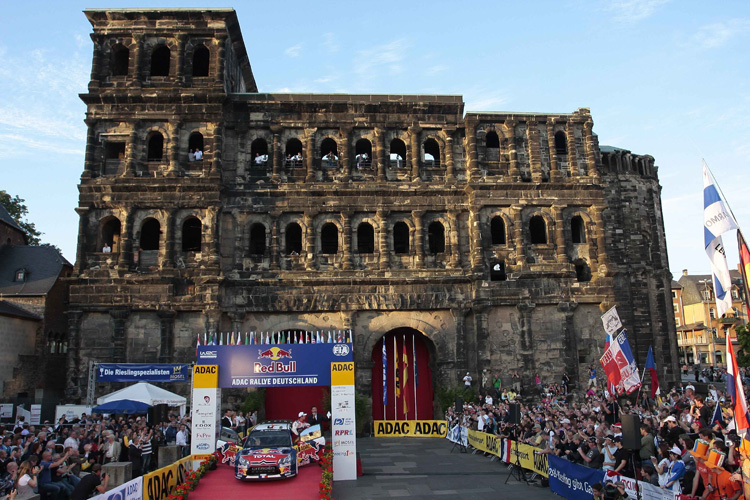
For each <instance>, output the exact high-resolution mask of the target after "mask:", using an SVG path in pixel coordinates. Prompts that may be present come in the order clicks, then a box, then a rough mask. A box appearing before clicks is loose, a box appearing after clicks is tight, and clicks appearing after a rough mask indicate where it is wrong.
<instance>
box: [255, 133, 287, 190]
mask: <svg viewBox="0 0 750 500" xmlns="http://www.w3.org/2000/svg"><path fill="white" fill-rule="evenodd" d="M251 161H252V159H251ZM283 161H284V160H283V158H282V156H281V137H280V135H279V134H278V133H277V132H274V134H273V145H272V146H271V164H272V165H273V166H272V169H273V170H272V171H271V180H272V181H274V182H279V172H280V171H281V163H282V162H283Z"/></svg>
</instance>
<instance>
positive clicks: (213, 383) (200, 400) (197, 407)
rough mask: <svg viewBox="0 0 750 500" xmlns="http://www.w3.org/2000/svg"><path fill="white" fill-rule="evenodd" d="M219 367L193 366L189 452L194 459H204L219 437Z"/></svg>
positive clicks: (211, 450) (212, 450) (212, 449)
mask: <svg viewBox="0 0 750 500" xmlns="http://www.w3.org/2000/svg"><path fill="white" fill-rule="evenodd" d="M218 385H219V367H218V366H216V365H195V366H194V367H193V404H192V409H193V415H192V427H191V428H192V432H191V436H190V452H191V453H192V454H193V455H194V457H193V458H194V459H195V460H205V459H206V458H208V456H209V455H210V454H211V453H213V452H214V451H216V440H217V439H218V438H219V430H220V427H219V423H218V422H217V421H218V419H219V415H220V414H221V412H220V408H221V393H220V392H219V389H218Z"/></svg>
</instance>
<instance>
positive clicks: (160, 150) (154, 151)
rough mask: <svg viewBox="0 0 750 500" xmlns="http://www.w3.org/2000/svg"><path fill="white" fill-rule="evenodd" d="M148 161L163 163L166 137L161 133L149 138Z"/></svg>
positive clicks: (153, 134)
mask: <svg viewBox="0 0 750 500" xmlns="http://www.w3.org/2000/svg"><path fill="white" fill-rule="evenodd" d="M147 158H148V161H161V160H162V159H164V136H163V135H161V133H159V132H153V133H152V134H151V135H150V136H149V138H148V155H147Z"/></svg>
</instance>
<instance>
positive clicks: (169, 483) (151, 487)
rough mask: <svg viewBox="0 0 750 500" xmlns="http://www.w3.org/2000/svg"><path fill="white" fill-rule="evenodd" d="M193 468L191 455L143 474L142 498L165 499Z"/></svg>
mask: <svg viewBox="0 0 750 500" xmlns="http://www.w3.org/2000/svg"><path fill="white" fill-rule="evenodd" d="M191 470H193V457H190V456H188V457H185V458H183V459H181V460H178V461H177V462H175V463H173V464H171V465H167V466H166V467H162V468H161V469H156V470H155V471H154V472H150V473H148V474H146V475H144V476H143V500H167V497H168V496H169V495H170V494H171V493H172V490H173V489H174V487H175V486H177V485H178V484H181V483H182V482H183V481H184V480H185V475H186V474H187V473H188V472H189V471H191Z"/></svg>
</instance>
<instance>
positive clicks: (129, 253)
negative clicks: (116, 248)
mask: <svg viewBox="0 0 750 500" xmlns="http://www.w3.org/2000/svg"><path fill="white" fill-rule="evenodd" d="M120 224H121V226H120V255H119V256H118V257H117V271H118V273H120V275H122V274H123V273H125V272H127V271H128V269H130V265H131V264H132V263H133V214H129V213H127V212H125V216H124V217H122V218H121V220H120ZM78 241H82V240H80V239H79V240H78Z"/></svg>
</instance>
